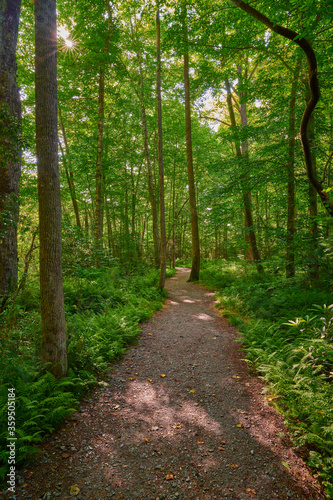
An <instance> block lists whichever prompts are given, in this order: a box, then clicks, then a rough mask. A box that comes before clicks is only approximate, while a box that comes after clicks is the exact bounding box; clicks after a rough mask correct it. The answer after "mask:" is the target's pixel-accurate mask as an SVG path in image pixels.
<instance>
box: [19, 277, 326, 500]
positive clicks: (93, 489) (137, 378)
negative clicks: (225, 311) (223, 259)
mask: <svg viewBox="0 0 333 500" xmlns="http://www.w3.org/2000/svg"><path fill="white" fill-rule="evenodd" d="M188 276H189V270H188V269H185V268H179V269H178V271H177V274H176V276H174V277H173V278H170V279H169V280H167V288H168V290H169V298H168V300H167V302H166V305H165V306H164V307H163V308H162V310H161V311H159V312H158V313H157V314H155V315H154V317H153V319H152V320H151V321H148V322H146V323H145V324H144V325H143V326H142V335H141V337H140V340H139V342H138V345H137V346H135V347H132V348H130V349H129V350H128V352H127V354H126V356H125V357H124V359H123V360H122V361H121V362H119V363H117V364H116V365H115V366H114V367H113V369H112V370H111V371H110V379H109V381H108V384H109V385H108V386H107V387H105V388H99V389H96V390H95V391H94V392H93V393H92V395H91V397H90V398H89V399H88V400H85V401H82V402H81V404H80V409H79V411H78V412H76V413H75V414H73V416H72V417H71V418H70V419H69V420H68V421H67V423H66V425H64V427H63V428H62V429H60V430H59V431H58V432H57V433H55V434H53V436H52V437H51V438H50V439H49V440H47V441H45V443H44V444H43V449H44V453H43V454H42V455H41V456H40V459H39V463H37V464H36V465H34V466H33V467H29V469H28V470H24V471H23V472H22V473H21V474H22V475H23V477H24V481H25V484H24V485H23V486H20V487H19V489H18V492H17V493H18V494H17V498H18V499H21V498H22V499H23V498H24V499H25V498H32V499H34V500H35V499H39V498H44V499H52V500H53V499H56V498H60V499H65V498H67V499H69V498H73V497H74V498H78V499H80V498H82V499H88V500H93V499H96V500H97V499H101V500H102V499H103V500H104V499H121V498H123V499H126V500H129V499H135V498H138V499H145V500H155V499H169V500H171V499H175V500H176V499H180V500H181V499H183V500H187V499H224V498H229V499H242V500H245V499H261V500H273V499H280V500H287V499H293V500H296V499H299V500H301V499H302V500H310V499H324V498H326V497H325V495H324V494H323V493H321V492H320V488H319V487H318V485H317V484H316V482H315V480H314V479H313V477H312V476H311V475H310V474H309V472H308V470H307V468H306V467H305V465H304V464H303V461H302V459H301V458H299V457H298V456H297V455H296V454H295V452H294V451H293V449H292V448H291V443H290V440H289V438H288V434H287V432H286V430H285V429H284V426H283V421H282V418H281V417H280V416H279V415H277V414H276V412H275V411H274V410H273V409H272V408H271V407H270V406H268V404H267V402H266V401H265V399H264V396H262V395H261V390H262V383H261V382H260V381H259V379H257V378H255V377H251V376H250V374H249V371H248V369H247V365H246V363H245V362H244V361H242V360H241V358H242V353H241V352H240V347H239V344H238V343H237V342H235V340H236V338H237V337H236V333H235V330H234V329H233V328H232V327H230V326H228V325H227V324H226V321H225V320H224V319H223V318H221V317H219V315H218V313H217V312H216V311H215V310H214V307H213V306H214V295H213V294H212V293H211V292H209V291H207V290H206V289H205V288H203V287H201V286H198V285H194V284H192V283H187V282H186V280H187V279H188ZM282 433H283V435H282ZM278 434H279V435H278ZM288 467H289V468H288ZM31 472H32V474H31ZM78 490H79V491H78ZM70 492H72V495H71V494H70ZM29 495H30V496H29Z"/></svg>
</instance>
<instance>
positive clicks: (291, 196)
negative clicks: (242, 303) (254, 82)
mask: <svg viewBox="0 0 333 500" xmlns="http://www.w3.org/2000/svg"><path fill="white" fill-rule="evenodd" d="M299 71H300V64H299V62H297V64H296V67H295V72H294V79H293V83H292V86H291V93H290V102H289V131H288V165H287V170H288V216H287V248H286V278H293V277H294V276H295V142H296V141H295V137H296V128H295V112H296V90H297V82H298V76H299Z"/></svg>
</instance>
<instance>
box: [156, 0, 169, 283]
mask: <svg viewBox="0 0 333 500" xmlns="http://www.w3.org/2000/svg"><path fill="white" fill-rule="evenodd" d="M156 55H157V57H156V59H157V71H156V95H157V125H158V172H159V192H160V228H161V267H160V278H159V282H158V288H159V290H163V288H164V284H165V271H166V258H167V256H166V250H167V247H166V231H165V205H164V169H163V131H162V96H161V27H160V11H159V4H157V13H156Z"/></svg>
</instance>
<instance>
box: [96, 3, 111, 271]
mask: <svg viewBox="0 0 333 500" xmlns="http://www.w3.org/2000/svg"><path fill="white" fill-rule="evenodd" d="M105 3H106V11H107V13H108V34H107V37H106V41H105V45H104V48H103V56H105V55H106V54H107V53H108V52H109V48H110V42H111V37H112V13H111V10H110V6H109V0H106V2H105ZM105 66H106V63H105V62H104V61H103V64H101V67H100V71H99V81H98V125H97V129H98V132H97V154H96V175H95V179H96V186H95V214H94V215H95V248H96V253H97V255H96V263H97V264H98V263H99V255H101V253H102V251H103V199H104V196H103V139H104V97H105Z"/></svg>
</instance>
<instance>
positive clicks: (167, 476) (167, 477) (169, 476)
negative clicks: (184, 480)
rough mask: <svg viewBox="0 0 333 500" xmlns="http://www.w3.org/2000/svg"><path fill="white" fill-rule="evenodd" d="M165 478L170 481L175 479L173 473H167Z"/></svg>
mask: <svg viewBox="0 0 333 500" xmlns="http://www.w3.org/2000/svg"><path fill="white" fill-rule="evenodd" d="M165 479H166V480H167V481H170V480H171V479H173V474H167V475H166V478H165Z"/></svg>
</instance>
